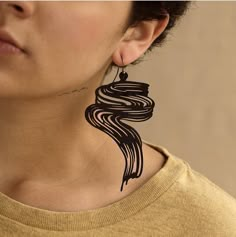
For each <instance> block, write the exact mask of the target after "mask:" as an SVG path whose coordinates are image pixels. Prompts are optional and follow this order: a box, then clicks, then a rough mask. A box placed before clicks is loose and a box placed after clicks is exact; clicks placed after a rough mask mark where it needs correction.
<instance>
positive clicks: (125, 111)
mask: <svg viewBox="0 0 236 237" xmlns="http://www.w3.org/2000/svg"><path fill="white" fill-rule="evenodd" d="M122 62H123V58H122ZM123 65H124V63H123ZM118 72H119V67H118V70H117V73H116V76H115V78H114V80H113V82H111V83H110V84H107V85H102V86H100V87H98V88H97V89H96V91H95V94H96V100H95V104H92V105H90V106H88V107H87V108H86V110H85V118H86V120H87V121H88V122H89V123H90V124H91V125H92V126H94V127H95V128H97V129H100V130H101V131H103V132H105V133H107V134H108V135H109V136H111V137H112V139H113V140H114V141H115V142H116V143H117V144H118V146H119V148H120V149H121V151H122V153H123V155H124V158H125V170H124V173H123V180H122V184H121V187H120V191H121V192H122V190H123V184H124V182H126V185H127V184H128V180H129V179H130V178H132V179H134V178H138V177H140V176H141V174H142V171H143V151H142V140H141V138H140V135H139V134H138V132H137V131H136V130H135V129H134V128H132V127H131V126H129V125H127V124H125V123H123V122H121V120H128V121H135V122H142V121H145V120H148V119H149V118H151V117H152V113H153V108H154V106H155V103H154V101H153V100H152V99H151V98H149V97H148V87H149V85H148V84H146V83H143V82H134V81H127V80H126V79H127V78H128V73H127V72H125V71H124V69H123V68H122V72H120V74H119V77H120V80H119V81H117V82H114V81H115V79H116V77H117V74H118ZM111 158H112V157H111Z"/></svg>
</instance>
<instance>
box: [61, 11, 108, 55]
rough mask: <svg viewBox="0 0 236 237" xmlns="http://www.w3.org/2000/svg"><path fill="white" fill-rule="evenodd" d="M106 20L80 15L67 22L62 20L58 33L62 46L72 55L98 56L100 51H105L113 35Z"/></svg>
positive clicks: (99, 17)
mask: <svg viewBox="0 0 236 237" xmlns="http://www.w3.org/2000/svg"><path fill="white" fill-rule="evenodd" d="M59 19H60V18H59ZM106 20H107V19H106V18H102V17H101V16H94V15H93V16H91V17H90V16H84V17H83V16H80V15H79V14H77V15H76V16H71V17H70V19H68V20H67V21H65V20H64V21H63V20H62V21H61V22H59V25H60V27H59V29H58V32H57V35H58V38H59V42H60V44H61V46H66V47H67V48H68V50H71V51H72V53H73V52H77V53H81V54H83V53H89V52H91V53H93V54H97V53H98V52H99V51H100V50H101V51H104V48H107V45H106V43H108V42H109V41H108V39H109V38H110V36H111V33H112V30H109V25H108V24H106ZM57 24H58V22H57Z"/></svg>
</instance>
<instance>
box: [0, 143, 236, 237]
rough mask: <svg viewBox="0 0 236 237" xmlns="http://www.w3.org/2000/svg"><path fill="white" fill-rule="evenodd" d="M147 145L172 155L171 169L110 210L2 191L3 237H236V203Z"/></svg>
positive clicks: (178, 161)
mask: <svg viewBox="0 0 236 237" xmlns="http://www.w3.org/2000/svg"><path fill="white" fill-rule="evenodd" d="M143 142H144V143H146V144H148V145H150V146H152V147H153V148H154V149H156V150H157V151H159V152H161V153H163V154H164V155H165V156H166V159H167V160H166V163H165V165H164V166H163V167H162V168H161V170H159V171H158V172H157V173H156V174H155V175H153V176H152V177H151V178H150V179H149V180H148V181H147V182H146V183H144V184H143V185H142V186H140V187H139V188H138V189H136V190H135V191H133V192H132V193H131V194H129V195H128V196H126V197H125V198H123V199H121V200H119V201H117V202H114V203H112V204H110V205H107V206H105V207H102V208H98V209H92V210H88V211H80V212H56V211H50V210H45V209H40V208H36V207H33V206H29V205H25V204H23V203H21V202H18V201H16V200H14V199H12V198H10V197H8V196H7V195H5V194H4V193H1V192H0V237H8V236H9V237H16V236H17V237H31V236H32V237H36V236H37V237H49V236H50V237H61V236H66V237H75V236H76V237H77V236H86V237H89V236H96V237H99V236H104V237H107V236H117V237H118V236H119V237H120V236H158V237H159V236H165V237H171V236H173V237H177V236H178V237H185V236H193V237H197V236H199V237H206V236H207V237H208V236H212V237H236V199H235V198H234V197H232V196H231V195H230V194H228V193H227V192H226V191H224V190H223V189H221V188H220V187H219V186H217V185H216V184H214V183H213V182H212V181H210V180H209V179H208V178H206V177H205V176H204V175H202V174H200V173H198V172H197V171H195V170H193V169H192V168H191V167H190V165H189V163H188V162H186V161H185V160H183V159H181V158H179V157H177V156H175V155H173V154H171V153H170V152H169V151H168V150H167V149H166V148H164V147H162V146H159V145H154V144H152V143H150V142H147V141H145V140H143ZM219 175H220V174H219ZM58 198H60V197H58Z"/></svg>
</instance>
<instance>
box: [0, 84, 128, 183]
mask: <svg viewBox="0 0 236 237" xmlns="http://www.w3.org/2000/svg"><path fill="white" fill-rule="evenodd" d="M95 89H96V86H95V87H90V88H88V89H87V90H81V91H79V92H78V93H71V94H68V95H65V96H55V97H51V98H47V99H46V98H44V99H42V98H41V99H34V100H28V101H26V100H24V101H23V100H19V99H17V100H3V99H1V100H0V110H1V116H0V131H1V132H0V176H1V177H3V179H5V180H6V179H8V178H9V179H10V178H11V179H13V180H14V179H18V180H19V179H20V180H33V181H37V182H38V181H40V182H42V183H47V184H49V183H50V184H59V185H60V184H66V183H68V182H72V181H74V180H76V182H78V185H80V186H81V187H82V186H86V185H87V183H88V182H90V184H91V185H93V184H92V183H93V182H94V184H95V183H97V182H98V181H99V182H108V181H109V177H111V175H112V176H114V177H115V176H116V174H115V173H114V172H110V167H112V168H113V169H112V170H113V171H116V172H117V177H119V178H118V180H117V187H119V185H120V182H121V175H120V174H121V173H122V171H123V167H124V164H123V160H122V154H121V152H120V150H119V148H118V147H117V145H116V144H115V142H114V141H113V140H112V139H111V138H110V137H109V136H108V135H107V134H105V133H103V132H102V131H100V130H98V129H96V128H94V127H93V126H91V125H90V124H89V123H88V122H87V121H86V119H85V116H84V111H85V109H86V107H87V106H88V105H90V104H92V103H94V99H95V97H94V96H95V95H94V91H95ZM109 154H113V156H112V157H110V156H109ZM117 157H119V158H117ZM111 158H112V159H111ZM116 167H117V168H116ZM111 173H112V174H111ZM118 173H119V175H118ZM88 177H89V179H88ZM91 177H94V178H91ZM1 180H2V179H1Z"/></svg>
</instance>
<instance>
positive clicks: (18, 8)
mask: <svg viewBox="0 0 236 237" xmlns="http://www.w3.org/2000/svg"><path fill="white" fill-rule="evenodd" d="M14 7H15V9H16V10H18V11H21V12H22V11H23V9H22V8H21V7H19V6H18V5H14Z"/></svg>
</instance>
